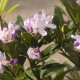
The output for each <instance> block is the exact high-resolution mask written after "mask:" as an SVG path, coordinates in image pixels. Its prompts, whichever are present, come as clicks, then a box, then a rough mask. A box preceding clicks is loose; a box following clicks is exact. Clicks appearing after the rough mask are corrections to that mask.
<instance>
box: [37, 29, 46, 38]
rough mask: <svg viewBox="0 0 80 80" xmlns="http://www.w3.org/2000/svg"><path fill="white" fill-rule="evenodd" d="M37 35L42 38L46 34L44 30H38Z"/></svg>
mask: <svg viewBox="0 0 80 80" xmlns="http://www.w3.org/2000/svg"><path fill="white" fill-rule="evenodd" d="M38 33H39V34H40V35H41V36H42V37H44V36H46V35H47V32H46V31H45V30H44V29H42V28H39V29H38Z"/></svg>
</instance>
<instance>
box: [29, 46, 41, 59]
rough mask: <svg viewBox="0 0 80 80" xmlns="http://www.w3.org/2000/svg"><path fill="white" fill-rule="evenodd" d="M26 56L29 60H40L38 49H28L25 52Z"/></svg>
mask: <svg viewBox="0 0 80 80" xmlns="http://www.w3.org/2000/svg"><path fill="white" fill-rule="evenodd" d="M27 54H28V56H29V58H31V59H33V60H35V59H39V58H40V50H39V47H36V48H31V47H30V48H29V49H28V51H27Z"/></svg>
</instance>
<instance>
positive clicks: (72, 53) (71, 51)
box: [63, 44, 79, 65]
mask: <svg viewBox="0 0 80 80" xmlns="http://www.w3.org/2000/svg"><path fill="white" fill-rule="evenodd" d="M63 49H64V50H65V52H67V54H68V55H69V56H70V57H71V58H72V59H73V62H74V63H75V64H77V65H78V64H79V59H78V55H77V53H76V52H75V51H74V49H73V48H72V47H70V46H69V45H67V44H66V45H64V46H63Z"/></svg>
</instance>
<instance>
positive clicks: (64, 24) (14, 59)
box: [0, 0, 80, 80]
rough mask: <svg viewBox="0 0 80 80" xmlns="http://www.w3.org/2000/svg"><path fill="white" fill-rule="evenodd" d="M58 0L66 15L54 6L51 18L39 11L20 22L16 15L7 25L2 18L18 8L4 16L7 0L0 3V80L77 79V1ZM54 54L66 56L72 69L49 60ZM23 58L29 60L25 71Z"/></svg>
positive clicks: (79, 29) (79, 41)
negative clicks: (14, 20) (14, 19)
mask: <svg viewBox="0 0 80 80" xmlns="http://www.w3.org/2000/svg"><path fill="white" fill-rule="evenodd" d="M60 1H61V2H62V4H63V5H64V7H65V9H66V12H65V11H64V10H63V9H62V8H60V7H58V6H55V9H54V15H47V13H46V11H45V10H42V11H40V13H38V12H37V13H35V14H34V16H33V17H32V18H27V19H25V20H23V18H22V17H21V16H17V15H16V16H17V18H16V22H12V21H9V22H6V21H5V17H6V16H8V15H9V14H10V13H11V12H12V11H13V10H14V9H15V8H17V7H18V6H20V5H19V4H16V5H14V6H13V7H11V8H10V9H8V11H6V12H5V13H4V14H3V12H4V10H5V8H6V6H7V3H8V0H0V80H65V77H66V78H67V80H80V76H79V74H78V72H79V70H80V1H79V0H60ZM26 16H27V15H26ZM65 17H67V19H65ZM51 42H53V43H52V44H51V45H49V46H48V47H47V48H46V49H45V48H44V49H43V50H41V47H42V46H43V45H47V44H49V43H51ZM55 53H56V54H61V55H63V56H64V57H66V58H67V59H68V60H70V61H71V62H72V63H73V64H74V66H72V65H71V64H70V63H66V62H65V61H64V63H62V64H61V63H57V62H56V61H55V60H54V59H52V60H50V59H49V60H48V58H50V57H51V56H52V55H53V56H54V54H55ZM56 58H57V57H56ZM26 59H27V60H28V61H29V64H27V65H26V66H29V65H30V66H29V67H27V69H25V68H24V63H26ZM65 68H66V69H65ZM54 73H56V74H55V77H54V78H53V76H52V74H54ZM67 73H70V74H69V75H70V76H67V75H66V74H67Z"/></svg>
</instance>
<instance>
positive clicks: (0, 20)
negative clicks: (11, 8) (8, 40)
mask: <svg viewBox="0 0 80 80" xmlns="http://www.w3.org/2000/svg"><path fill="white" fill-rule="evenodd" d="M0 28H1V29H2V16H0Z"/></svg>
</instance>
